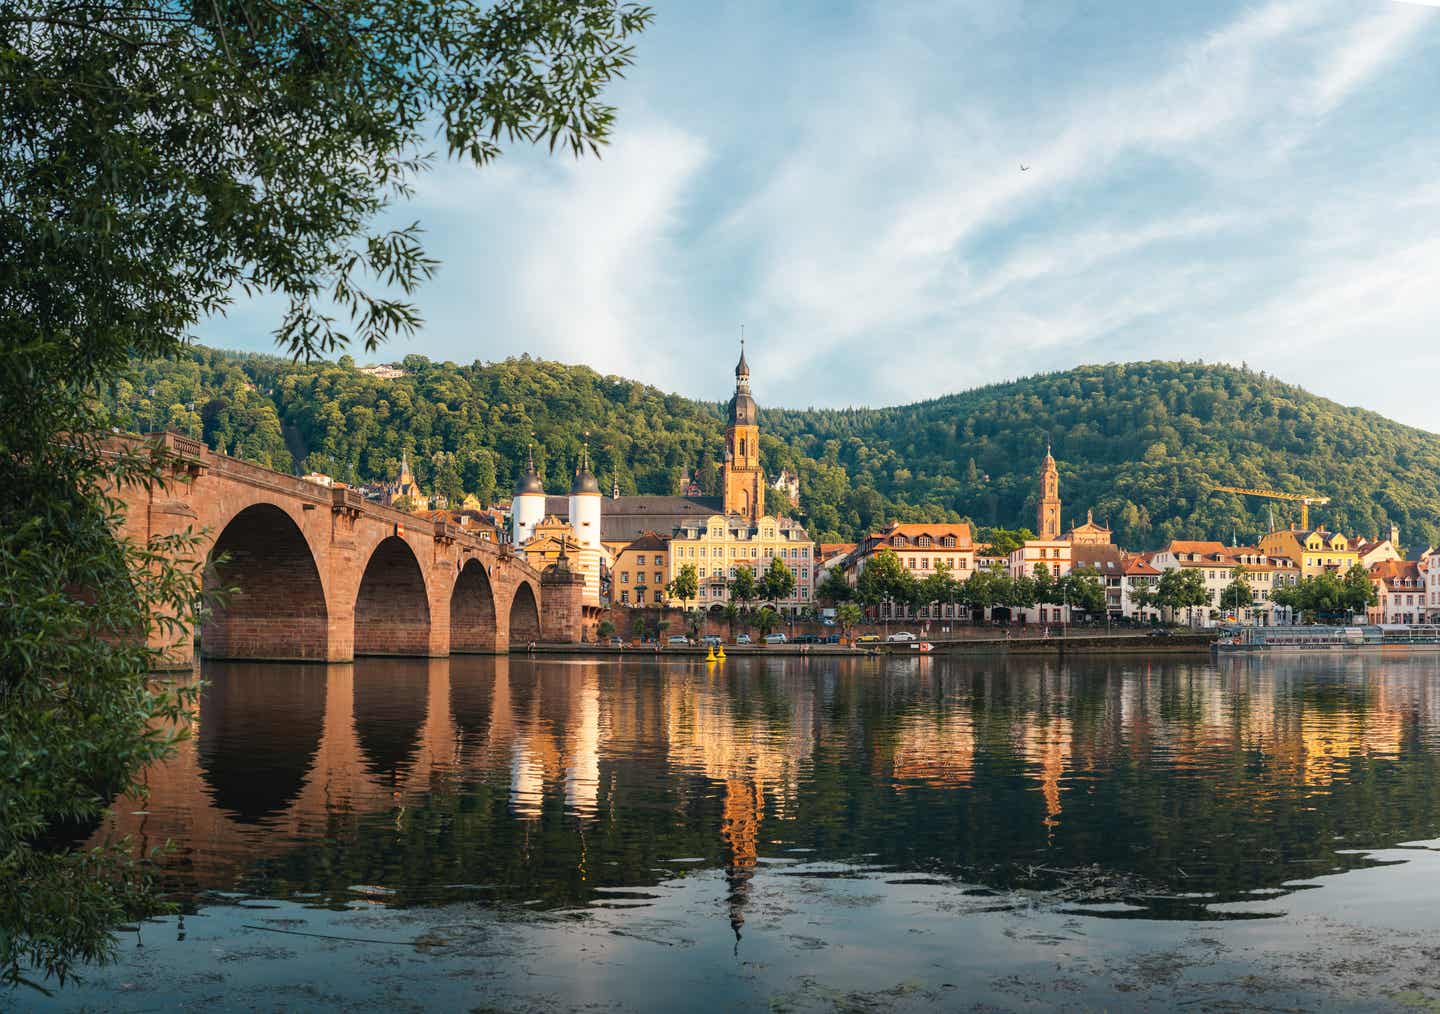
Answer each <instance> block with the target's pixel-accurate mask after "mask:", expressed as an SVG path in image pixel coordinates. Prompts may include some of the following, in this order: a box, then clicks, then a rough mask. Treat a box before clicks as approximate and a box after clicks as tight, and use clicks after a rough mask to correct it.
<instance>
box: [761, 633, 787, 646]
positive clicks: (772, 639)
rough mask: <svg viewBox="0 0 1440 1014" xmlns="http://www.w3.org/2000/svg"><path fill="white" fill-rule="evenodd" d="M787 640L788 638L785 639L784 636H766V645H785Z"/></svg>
mask: <svg viewBox="0 0 1440 1014" xmlns="http://www.w3.org/2000/svg"><path fill="white" fill-rule="evenodd" d="M785 640H786V638H785V635H784V634H766V635H765V643H766V644H784V643H785Z"/></svg>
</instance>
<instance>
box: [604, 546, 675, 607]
mask: <svg viewBox="0 0 1440 1014" xmlns="http://www.w3.org/2000/svg"><path fill="white" fill-rule="evenodd" d="M610 579H611V588H612V592H611V600H612V601H613V602H615V603H616V604H618V605H622V606H660V605H664V604H665V602H666V601H667V600H668V598H669V596H668V593H667V586H668V585H669V583H670V581H671V579H672V574H671V571H670V537H669V536H668V535H661V534H659V533H658V532H646V533H645V534H644V535H642V536H640V538H638V539H636V540H635V541H633V542H629V543H626V544H625V545H624V546H623V547H621V548H619V549H617V550H616V551H615V564H614V566H613V567H612V568H611V571H610ZM690 604H691V605H693V604H694V603H690Z"/></svg>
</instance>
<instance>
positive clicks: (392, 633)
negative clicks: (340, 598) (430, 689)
mask: <svg viewBox="0 0 1440 1014" xmlns="http://www.w3.org/2000/svg"><path fill="white" fill-rule="evenodd" d="M355 654H356V655H428V654H430V600H429V595H428V593H427V591H426V587H425V573H424V571H423V570H421V568H420V561H419V560H418V559H416V557H415V553H414V551H413V550H412V549H411V548H410V546H409V544H408V543H406V541H405V540H404V539H402V538H400V537H399V536H394V535H392V536H389V537H388V538H385V539H382V540H381V541H380V543H379V544H378V545H376V547H375V549H374V551H373V552H372V553H371V554H370V559H369V561H368V562H367V563H366V565H365V573H364V574H363V575H362V576H361V578H360V587H359V590H358V591H357V593H356V596H355Z"/></svg>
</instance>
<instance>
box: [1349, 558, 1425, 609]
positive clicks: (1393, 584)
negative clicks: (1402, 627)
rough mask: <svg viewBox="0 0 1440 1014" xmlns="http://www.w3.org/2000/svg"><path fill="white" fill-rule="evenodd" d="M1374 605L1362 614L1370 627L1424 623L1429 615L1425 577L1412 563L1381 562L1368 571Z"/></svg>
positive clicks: (1406, 561)
mask: <svg viewBox="0 0 1440 1014" xmlns="http://www.w3.org/2000/svg"><path fill="white" fill-rule="evenodd" d="M1370 581H1371V583H1372V584H1374V585H1375V594H1376V601H1375V605H1373V606H1371V607H1370V608H1368V609H1367V610H1366V611H1365V618H1366V619H1367V620H1368V621H1369V622H1371V623H1424V622H1425V621H1426V618H1427V616H1428V611H1429V602H1428V599H1429V594H1430V592H1429V589H1428V588H1427V586H1426V575H1425V573H1424V572H1423V571H1422V570H1421V569H1420V563H1419V562H1417V561H1415V560H1384V561H1382V562H1380V563H1377V564H1375V565H1374V566H1372V567H1371V568H1370Z"/></svg>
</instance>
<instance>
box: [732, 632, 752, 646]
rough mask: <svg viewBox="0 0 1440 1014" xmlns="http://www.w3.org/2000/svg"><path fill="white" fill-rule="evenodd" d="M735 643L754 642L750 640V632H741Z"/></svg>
mask: <svg viewBox="0 0 1440 1014" xmlns="http://www.w3.org/2000/svg"><path fill="white" fill-rule="evenodd" d="M735 643H736V644H750V643H752V642H751V641H750V635H749V634H741V635H740V636H739V637H737V638H735Z"/></svg>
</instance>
